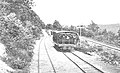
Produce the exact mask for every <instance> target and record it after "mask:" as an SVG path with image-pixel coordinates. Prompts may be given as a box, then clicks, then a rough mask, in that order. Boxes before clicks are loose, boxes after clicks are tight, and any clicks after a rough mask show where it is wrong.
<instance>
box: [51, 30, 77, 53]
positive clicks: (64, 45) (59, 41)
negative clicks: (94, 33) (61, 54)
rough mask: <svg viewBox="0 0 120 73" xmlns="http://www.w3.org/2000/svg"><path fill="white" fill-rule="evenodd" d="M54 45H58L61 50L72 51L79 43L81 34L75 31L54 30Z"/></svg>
mask: <svg viewBox="0 0 120 73" xmlns="http://www.w3.org/2000/svg"><path fill="white" fill-rule="evenodd" d="M52 34H53V42H54V46H56V47H58V48H59V49H60V50H62V51H64V50H69V51H72V50H74V48H76V47H77V44H79V35H78V33H77V32H73V31H56V32H52Z"/></svg>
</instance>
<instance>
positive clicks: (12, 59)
mask: <svg viewBox="0 0 120 73" xmlns="http://www.w3.org/2000/svg"><path fill="white" fill-rule="evenodd" d="M31 6H32V0H1V1H0V43H2V44H4V45H5V46H6V53H7V56H6V57H5V58H4V59H3V60H4V61H5V62H6V63H7V64H8V65H9V66H10V67H12V68H14V69H23V68H25V67H26V66H28V65H29V62H30V61H31V59H32V56H33V49H34V46H33V45H34V44H35V40H36V39H38V38H39V37H40V34H41V28H42V27H41V25H42V24H43V23H42V21H41V20H40V18H39V17H38V15H37V14H36V13H35V12H34V11H33V10H31Z"/></svg>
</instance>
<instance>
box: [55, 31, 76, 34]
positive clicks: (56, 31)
mask: <svg viewBox="0 0 120 73" xmlns="http://www.w3.org/2000/svg"><path fill="white" fill-rule="evenodd" d="M53 32H56V33H77V32H75V31H53ZM77 34H78V33H77Z"/></svg>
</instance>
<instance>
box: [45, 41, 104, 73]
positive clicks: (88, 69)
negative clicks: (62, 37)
mask: <svg viewBox="0 0 120 73" xmlns="http://www.w3.org/2000/svg"><path fill="white" fill-rule="evenodd" d="M44 46H45V50H46V53H47V55H48V58H49V60H50V63H51V65H52V68H53V70H54V73H57V71H56V69H55V67H54V65H53V63H54V61H52V60H51V57H50V55H49V52H48V50H47V47H46V44H45V42H44ZM62 53H63V54H64V56H65V57H66V58H67V59H68V60H70V62H72V63H73V64H74V65H75V66H77V68H79V70H81V71H82V73H105V72H103V71H102V70H100V69H98V68H97V67H95V66H93V65H92V64H90V63H89V62H87V61H85V60H83V59H82V58H80V57H79V56H78V55H76V54H75V53H72V52H69V53H64V52H62Z"/></svg>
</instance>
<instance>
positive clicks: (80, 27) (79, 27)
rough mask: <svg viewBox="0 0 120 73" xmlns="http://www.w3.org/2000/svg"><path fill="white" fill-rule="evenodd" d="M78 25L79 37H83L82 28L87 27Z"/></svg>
mask: <svg viewBox="0 0 120 73" xmlns="http://www.w3.org/2000/svg"><path fill="white" fill-rule="evenodd" d="M77 27H78V29H79V38H80V39H81V36H82V35H81V29H82V28H85V27H84V26H83V25H80V26H77ZM80 47H81V40H80Z"/></svg>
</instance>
